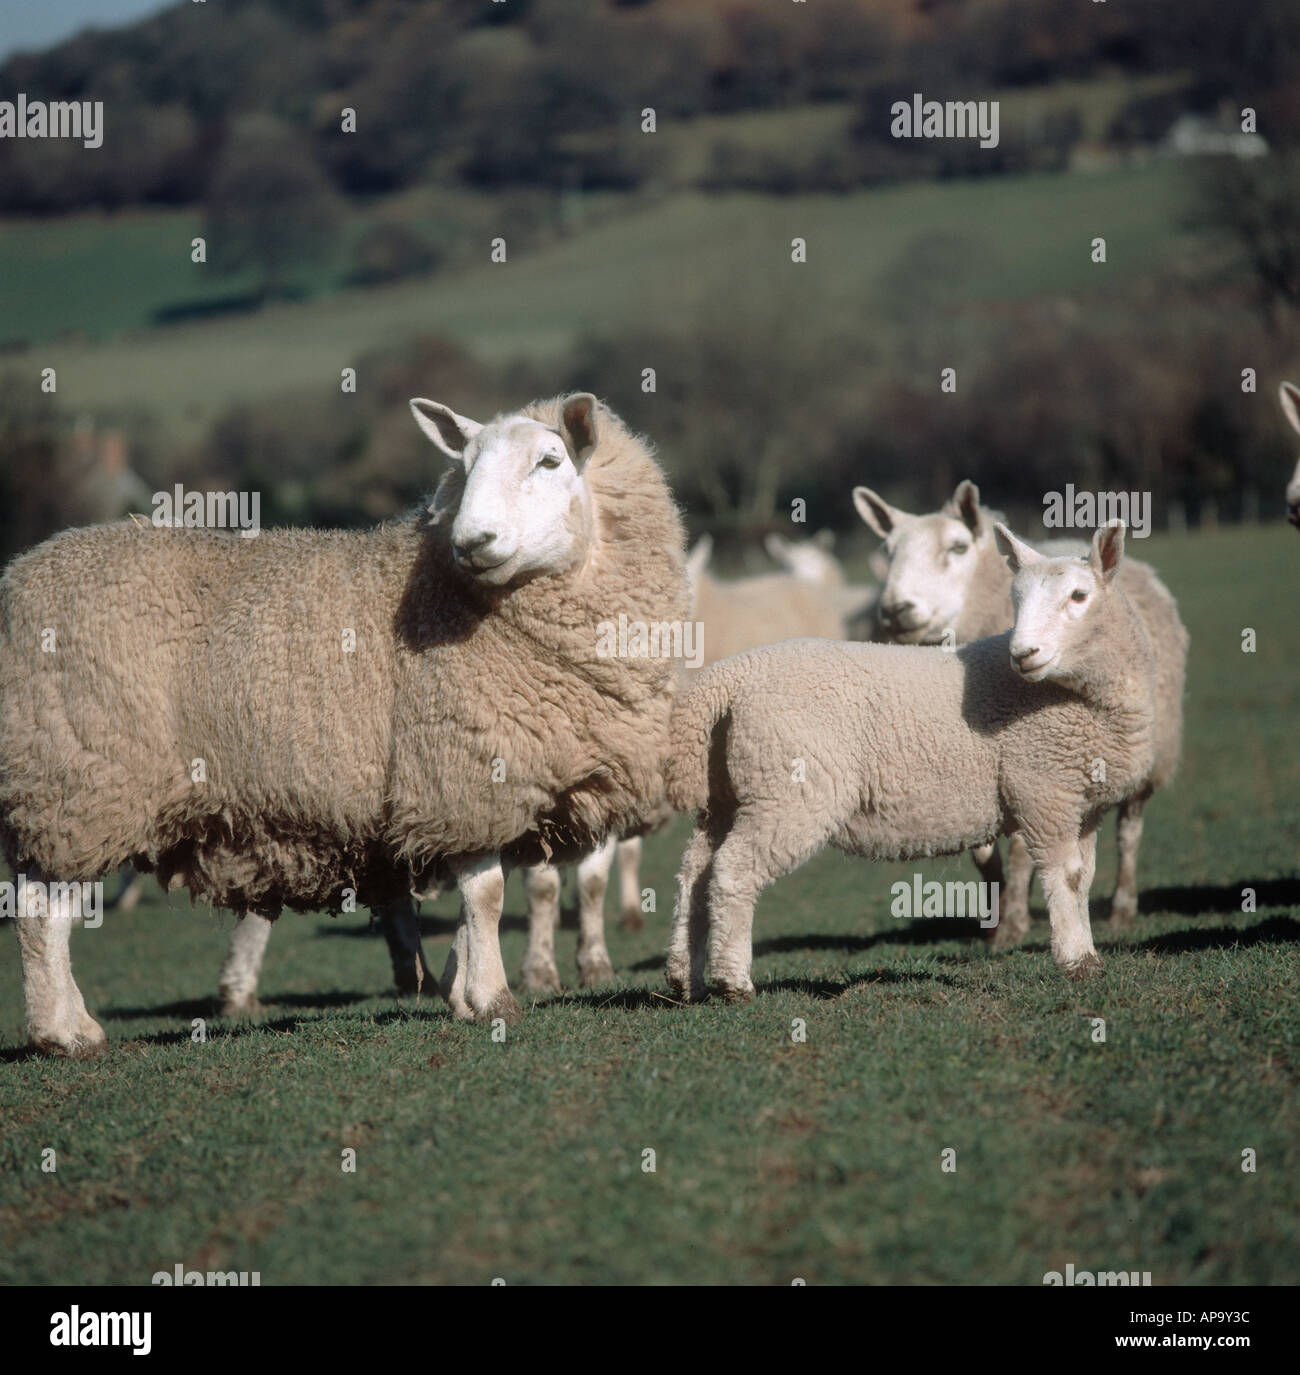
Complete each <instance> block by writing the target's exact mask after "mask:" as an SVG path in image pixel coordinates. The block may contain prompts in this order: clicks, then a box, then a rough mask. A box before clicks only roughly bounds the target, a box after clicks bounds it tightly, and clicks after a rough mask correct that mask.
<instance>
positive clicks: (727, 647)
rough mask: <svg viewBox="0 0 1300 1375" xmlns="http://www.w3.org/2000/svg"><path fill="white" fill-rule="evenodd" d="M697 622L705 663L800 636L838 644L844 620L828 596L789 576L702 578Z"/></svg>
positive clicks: (703, 575) (698, 586)
mask: <svg viewBox="0 0 1300 1375" xmlns="http://www.w3.org/2000/svg"><path fill="white" fill-rule="evenodd" d="M693 615H694V618H695V620H697V621H699V622H700V623H701V624H702V625H703V626H704V662H705V663H706V664H712V663H716V662H717V660H719V659H725V658H727V657H728V656H729V655H732V654H739V653H740V652H741V651H742V650H746V649H751V648H753V646H755V645H763V644H772V643H774V642H775V641H777V640H789V639H794V638H797V637H799V636H825V637H827V638H828V639H835V640H838V639H841V638H842V637H843V635H844V633H845V625H844V617H843V616H842V615H841V614H840V612H839V611H838V610H837V609H836V606H835V603H834V597H833V594H832V592H831V591H830V590H829V589H827V588H824V587H819V586H818V585H817V584H816V583H809V582H804V581H801V580H800V579H799V578H796V577H794V576H793V575H792V574H789V573H765V574H760V575H759V576H757V577H753V578H739V579H737V580H736V581H734V582H723V581H719V580H718V579H717V578H714V577H711V576H710V575H709V574H708V573H701V574H700V575H699V578H698V580H697V584H696V588H695V606H694V612H693Z"/></svg>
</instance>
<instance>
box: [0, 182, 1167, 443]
mask: <svg viewBox="0 0 1300 1375" xmlns="http://www.w3.org/2000/svg"><path fill="white" fill-rule="evenodd" d="M1180 177H1181V169H1179V168H1177V167H1175V166H1173V165H1172V164H1170V163H1153V164H1151V165H1150V166H1147V167H1143V168H1136V169H1128V170H1122V171H1110V172H1104V173H1097V174H1095V175H1087V176H1085V175H1075V176H1067V175H1061V176H1058V175H1048V174H1038V175H1032V176H1025V177H1000V178H986V179H982V180H974V181H956V182H946V183H935V184H921V183H917V184H908V185H902V186H897V187H890V188H886V189H881V190H874V191H862V192H857V193H853V194H849V195H842V196H836V195H808V196H795V197H788V198H781V197H774V196H761V195H753V194H740V193H737V194H726V195H712V196H710V195H704V194H700V193H695V192H681V193H677V194H673V195H669V196H665V197H663V198H662V199H659V200H638V201H634V202H629V203H628V205H627V207H626V213H622V214H619V213H615V206H616V205H617V202H616V201H613V200H611V198H608V197H606V198H603V199H601V200H599V201H598V202H596V209H597V211H598V214H599V215H600V216H601V218H599V219H597V220H596V221H595V222H594V223H592V224H590V227H588V228H587V229H585V230H584V231H583V232H581V233H576V234H573V235H572V236H570V237H566V238H560V239H558V240H557V239H556V238H555V237H554V235H553V232H552V231H551V230H550V229H538V228H537V227H536V225H535V215H534V214H533V212H532V211H528V212H527V216H528V217H527V218H526V219H522V220H515V219H514V218H512V215H511V213H510V210H509V207H508V206H503V207H501V210H500V214H499V219H497V220H493V219H492V218H491V217H490V216H489V217H488V219H487V220H481V219H480V220H474V221H472V222H473V223H474V224H476V225H478V226H479V227H478V228H477V229H476V230H475V231H474V232H475V233H477V234H478V235H479V238H480V239H481V254H480V255H479V259H478V261H479V262H480V264H481V265H479V266H471V267H465V268H463V269H461V270H457V271H448V272H446V273H440V274H438V275H436V276H433V277H430V278H422V279H418V280H414V281H410V282H404V283H401V284H398V285H395V286H391V287H383V288H377V289H370V290H360V289H351V290H344V291H336V292H334V293H332V294H328V295H323V296H320V297H318V298H314V299H312V300H309V301H306V302H303V303H300V304H280V305H275V306H272V307H268V308H266V309H264V310H261V311H259V312H257V313H255V314H248V315H241V316H237V317H229V318H224V319H221V320H213V321H207V322H202V323H200V322H192V323H187V324H176V325H171V326H168V327H165V328H153V329H138V328H136V326H137V325H138V324H139V322H140V319H141V315H140V311H141V309H142V305H143V303H146V302H149V301H151V300H152V299H153V298H152V297H151V296H150V295H149V294H148V292H147V291H145V289H144V288H143V287H142V285H141V280H142V279H143V278H146V277H148V276H149V275H150V274H151V272H155V271H156V272H157V273H158V274H159V282H160V285H159V287H158V289H157V293H158V295H159V296H160V297H165V295H166V294H168V293H174V292H177V291H181V292H182V294H184V295H186V296H197V295H199V294H201V293H200V292H199V291H198V290H197V289H196V288H195V286H194V285H193V283H192V281H191V280H190V277H189V276H188V275H186V274H192V273H196V272H199V271H200V269H197V268H193V269H192V268H191V266H190V264H189V263H188V257H187V249H186V245H188V243H189V237H190V234H191V233H192V232H193V230H194V225H193V223H192V222H191V221H190V220H189V219H187V218H186V217H185V216H174V217H172V218H171V221H170V222H169V224H168V226H167V227H166V228H164V227H163V226H162V225H161V224H159V223H157V222H155V221H153V220H150V219H148V217H142V218H141V220H140V222H139V225H138V232H139V238H138V240H131V239H130V237H129V235H128V231H127V230H126V229H123V230H122V231H121V233H122V235H127V237H125V238H123V237H121V236H119V235H117V234H116V233H108V230H107V227H106V226H105V225H103V224H102V223H101V222H98V221H94V222H83V223H81V224H80V225H79V226H78V225H77V224H69V225H66V226H63V227H62V230H63V233H64V235H65V238H66V240H67V241H66V243H65V245H64V248H63V249H62V250H60V252H58V253H55V254H54V256H53V257H51V258H50V259H49V260H48V261H47V262H46V263H45V266H44V267H43V268H42V267H41V266H40V261H39V259H38V258H37V257H36V256H35V250H34V248H33V242H34V241H35V239H36V237H38V236H39V234H41V233H44V232H45V231H44V230H43V229H40V228H39V227H36V226H28V227H26V228H20V231H15V230H12V229H10V230H7V231H6V236H5V239H4V240H3V241H0V274H4V275H12V272H11V269H12V270H13V271H16V270H17V269H18V268H19V267H21V269H22V271H23V272H24V273H26V274H27V277H26V280H27V283H28V284H27V286H26V287H25V288H24V294H23V295H22V296H21V297H19V298H18V299H17V300H16V302H15V303H14V304H13V306H12V308H11V315H10V318H8V319H7V320H6V322H5V325H4V329H3V331H2V332H0V333H3V335H4V337H28V336H31V337H33V338H42V339H44V340H45V342H43V343H41V344H40V345H39V347H36V348H35V349H34V350H33V351H32V352H30V353H29V354H27V355H16V356H15V361H18V360H20V359H24V358H25V359H26V360H27V361H30V362H31V364H32V366H33V367H37V366H39V367H42V368H43V367H51V366H52V367H55V368H56V369H57V371H58V379H59V382H58V386H59V391H58V395H59V399H60V401H61V402H62V404H63V405H64V406H65V407H67V408H68V410H69V411H70V412H72V413H81V412H83V411H89V412H91V413H94V414H97V415H100V416H101V417H112V416H113V415H115V414H120V413H121V412H123V411H124V410H133V411H138V410H141V409H144V410H148V411H150V412H152V413H153V414H154V416H155V417H156V419H157V420H158V422H159V424H160V426H161V427H162V430H163V433H164V435H165V436H167V437H170V438H175V439H178V440H193V439H194V438H196V437H197V436H198V435H199V433H201V431H202V430H203V429H204V428H205V427H206V426H207V425H208V424H209V423H210V422H211V420H212V419H213V418H214V417H215V416H217V415H219V414H221V413H222V411H224V410H225V409H226V407H227V406H229V405H231V404H232V403H234V402H236V401H252V400H257V399H262V398H266V397H270V396H273V395H275V394H277V393H282V392H289V391H292V390H294V389H312V388H320V389H321V393H322V394H325V393H326V392H329V393H331V394H332V393H333V392H334V391H336V390H337V388H338V386H339V371H340V369H341V368H343V367H345V366H349V365H351V364H355V363H356V362H357V360H358V359H359V358H360V357H361V356H363V355H364V354H366V353H368V352H370V351H372V350H374V349H377V348H381V347H387V346H390V345H394V344H397V343H400V342H401V341H402V340H404V339H407V338H410V337H413V336H415V335H418V334H438V335H442V336H446V337H449V338H451V339H454V340H456V341H458V342H460V343H462V344H464V345H465V346H466V347H468V348H470V349H471V350H472V351H473V352H474V353H476V354H477V355H478V356H480V357H482V358H484V359H487V360H489V361H493V362H499V361H503V360H508V359H513V358H516V357H526V358H531V359H534V360H539V361H542V362H548V361H553V360H554V359H555V358H557V357H560V356H562V355H563V354H564V352H565V351H566V350H567V349H568V348H569V347H570V346H571V345H572V343H573V342H574V340H575V339H576V338H577V337H579V336H580V335H583V334H588V333H601V334H606V335H614V334H619V333H626V332H627V331H628V330H635V331H669V332H670V333H675V332H676V331H677V330H679V329H680V328H681V327H682V325H683V322H684V321H686V322H689V321H691V320H700V319H706V318H710V317H716V316H718V315H719V314H723V315H726V314H729V313H731V312H733V311H734V310H735V309H736V306H737V302H740V301H746V300H750V299H752V298H753V297H754V295H755V292H756V290H758V291H759V292H760V293H761V296H762V298H763V299H766V300H770V301H774V302H777V303H778V304H779V310H777V311H776V312H775V313H774V315H773V322H774V326H775V325H776V324H777V323H778V322H779V327H780V328H782V329H783V330H784V331H786V332H787V333H788V335H789V337H790V338H791V340H792V341H793V340H795V339H797V338H799V337H800V336H801V334H802V333H804V332H807V331H811V332H814V333H815V334H820V335H824V334H825V333H826V331H828V330H829V331H832V332H858V331H861V330H863V329H867V330H870V331H871V332H872V334H873V336H875V337H878V338H879V339H880V341H881V343H882V345H887V344H888V338H887V337H886V336H885V335H884V334H882V324H881V320H880V316H879V312H878V311H877V310H876V308H875V304H874V303H875V302H876V298H877V294H878V292H879V291H880V290H881V289H882V288H888V287H889V286H890V284H891V282H892V281H894V280H895V278H896V275H897V268H896V263H897V261H898V259H899V257H900V255H902V254H903V252H904V250H906V249H908V248H909V246H911V245H913V244H914V243H915V242H916V241H917V240H918V238H922V237H923V236H927V235H931V234H941V235H946V236H947V240H948V242H949V243H951V240H952V235H953V232H954V231H953V228H952V227H953V226H954V225H958V226H960V227H961V228H960V232H961V234H962V235H963V236H964V238H965V240H966V242H967V245H968V248H967V252H966V260H965V268H964V271H963V276H962V280H961V282H960V283H958V284H956V285H955V286H954V287H953V288H952V290H951V292H950V293H949V297H950V298H949V299H945V305H944V309H945V312H948V311H950V310H951V309H952V308H954V307H955V306H957V305H959V304H960V302H961V301H962V300H969V299H974V300H981V301H983V300H988V301H1000V300H1010V299H1017V298H1022V297H1026V296H1032V295H1035V294H1039V293H1047V294H1049V295H1050V296H1052V297H1053V298H1059V297H1061V296H1070V295H1072V294H1080V295H1086V294H1088V293H1094V292H1097V291H1108V290H1114V289H1116V288H1117V287H1121V288H1122V286H1123V284H1124V283H1126V282H1136V281H1139V280H1141V281H1147V282H1149V281H1150V280H1151V279H1152V278H1155V279H1157V280H1159V279H1160V278H1161V274H1162V273H1163V272H1165V271H1166V270H1167V265H1168V263H1169V262H1170V261H1171V260H1176V259H1177V257H1178V255H1179V254H1180V252H1181V251H1182V247H1183V246H1184V245H1186V244H1187V243H1189V242H1190V239H1189V236H1188V235H1186V234H1185V233H1184V232H1183V231H1181V230H1180V229H1179V228H1178V216H1179V213H1180V211H1179V207H1180V204H1181V194H1182V193H1181V180H1180ZM463 213H464V214H466V215H468V214H469V212H468V211H464V212H463ZM469 222H470V221H468V220H467V221H466V223H469ZM146 231H147V232H146ZM466 232H467V233H468V232H470V231H468V230H467V231H466ZM15 233H17V237H14V235H15ZM497 234H500V235H502V236H504V237H505V239H506V242H507V247H508V255H509V256H508V260H507V262H506V263H504V264H491V263H490V262H489V261H488V253H489V241H490V239H491V238H492V237H494V236H495V235H497ZM1096 234H1103V235H1105V236H1106V238H1107V243H1108V263H1107V265H1106V266H1105V267H1103V268H1099V267H1097V266H1095V265H1094V264H1093V263H1092V262H1091V259H1090V243H1091V240H1092V237H1093V236H1094V235H1096ZM796 236H798V237H802V238H805V239H806V240H807V243H808V261H807V263H804V264H798V265H796V264H794V263H792V262H791V261H790V241H791V239H792V238H794V237H796ZM54 241H57V240H52V242H54ZM6 244H7V245H8V247H7V248H6V247H5V245H6ZM183 250H184V251H183ZM178 264H179V266H178ZM919 268H923V263H922V264H918V263H916V262H913V265H912V270H918V269H919ZM180 276H185V284H184V287H183V291H182V288H181V287H180V286H178V285H176V282H177V281H178V279H179V277H180ZM212 289H213V290H214V291H215V289H216V288H215V286H214V287H213V288H212ZM226 289H227V288H226V287H225V286H224V285H223V286H222V287H221V290H223V291H224V290H226ZM83 298H84V299H85V301H86V302H87V308H86V312H83V311H82V306H81V302H82V300H83ZM93 302H98V303H99V305H98V313H96V314H91V313H89V304H90V303H93ZM114 303H117V305H118V306H120V309H121V311H122V312H123V314H122V319H121V324H120V327H121V329H122V330H123V331H124V332H122V333H121V334H119V335H116V336H114V337H107V336H106V337H105V338H104V339H102V340H96V339H91V340H63V341H56V340H52V339H49V338H48V331H49V330H50V329H53V327H54V325H55V324H56V323H58V322H62V321H64V320H65V319H66V320H69V321H71V320H76V321H79V322H80V324H81V327H83V328H87V327H90V326H88V325H87V321H91V320H98V321H100V322H101V323H102V321H103V320H104V319H105V318H107V316H109V315H111V313H112V309H113V307H114ZM159 303H161V301H160V302H159ZM9 308H10V307H9V305H8V303H7V309H9ZM19 365H20V366H21V365H22V364H21V363H19ZM358 384H359V385H360V386H362V387H364V386H365V385H366V384H367V383H366V378H365V377H364V375H363V376H361V377H359V379H358ZM629 385H630V384H629Z"/></svg>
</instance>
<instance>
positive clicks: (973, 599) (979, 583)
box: [853, 482, 1188, 945]
mask: <svg viewBox="0 0 1300 1375" xmlns="http://www.w3.org/2000/svg"><path fill="white" fill-rule="evenodd" d="M853 500H854V504H855V505H856V507H857V510H858V514H859V515H860V516H861V517H862V519H863V520H864V521H865V522H866V524H867V525H868V526H869V527H870V528H871V529H872V530H874V531H875V532H876V534H878V535H879V536H880V537H881V538H882V539H884V540H885V545H884V548H885V551H886V553H887V555H888V558H889V572H888V576H887V577H886V579H885V586H884V590H883V592H882V593H881V597H880V602H879V604H878V608H877V609H878V637H879V638H880V639H882V640H885V641H891V642H893V643H899V644H945V645H947V646H949V647H955V646H956V645H959V644H967V643H969V642H971V641H973V640H979V639H982V638H984V637H985V636H987V635H996V634H998V633H999V632H1001V631H1004V630H1009V629H1010V627H1011V624H1012V620H1013V615H1014V613H1013V609H1012V602H1011V570H1010V569H1009V568H1008V567H1007V564H1006V561H1005V560H1004V559H1003V558H1002V557H1001V555H1000V554H999V553H998V550H997V546H996V543H995V539H994V519H995V514H996V513H991V512H989V511H988V510H986V509H985V508H983V507H982V506H981V505H980V497H979V488H977V487H976V486H975V484H974V483H973V482H960V483H958V485H957V488H956V490H955V491H954V492H953V495H952V498H951V500H950V501H949V502H948V504H947V505H946V506H944V507H943V508H942V509H941V510H939V511H936V512H934V513H933V514H931V515H924V516H913V515H908V514H906V513H904V512H902V511H899V510H896V509H895V508H894V507H892V506H890V505H889V504H888V503H887V502H885V501H883V500H882V499H881V498H880V497H879V496H877V495H876V493H875V492H873V491H871V489H870V488H868V487H858V488H856V489H855V490H854V493H853ZM1037 547H1038V548H1039V550H1040V552H1042V553H1046V554H1054V555H1072V554H1082V553H1086V552H1087V546H1086V545H1085V544H1083V543H1081V542H1078V541H1073V540H1051V541H1048V542H1045V543H1043V544H1041V545H1039V546H1037ZM1118 577H1119V585H1120V587H1121V588H1122V589H1123V590H1124V592H1125V594H1126V595H1127V596H1128V598H1129V601H1130V602H1131V603H1132V604H1133V606H1134V609H1135V610H1136V611H1137V613H1138V615H1139V616H1140V617H1141V619H1142V623H1143V628H1144V629H1145V631H1146V634H1147V638H1148V640H1149V641H1150V643H1151V646H1152V650H1153V652H1154V654H1155V669H1156V700H1157V703H1158V706H1159V711H1158V714H1157V721H1156V739H1155V757H1154V761H1153V766H1152V771H1151V775H1150V777H1148V778H1146V779H1144V780H1143V781H1142V784H1141V786H1140V788H1139V789H1138V790H1137V791H1136V792H1135V793H1134V794H1133V795H1132V796H1131V797H1128V798H1125V799H1124V801H1123V802H1122V803H1121V804H1120V808H1119V811H1118V814H1117V817H1116V838H1117V841H1118V847H1119V865H1118V872H1117V875H1116V880H1115V893H1114V896H1113V897H1112V899H1111V907H1110V918H1111V921H1112V922H1113V923H1114V924H1115V926H1116V927H1117V928H1122V927H1125V926H1129V925H1131V924H1132V923H1133V921H1134V919H1135V918H1136V916H1137V905H1138V902H1137V898H1138V889H1137V858H1138V849H1139V845H1140V842H1141V839H1142V819H1143V811H1144V809H1145V807H1146V804H1147V802H1148V800H1149V799H1150V797H1151V795H1152V793H1153V792H1155V790H1156V789H1157V788H1162V787H1164V786H1165V785H1166V784H1167V783H1168V782H1169V781H1170V780H1171V779H1172V777H1173V775H1174V772H1175V770H1176V769H1177V767H1178V757H1179V754H1180V753H1181V749H1182V725H1183V684H1184V679H1185V676H1186V668H1187V648H1188V635H1187V630H1186V628H1185V627H1184V626H1183V623H1182V621H1181V620H1180V618H1179V615H1178V606H1177V603H1176V602H1175V601H1174V598H1173V596H1172V595H1171V594H1170V592H1169V589H1168V588H1167V587H1165V585H1164V583H1162V582H1161V581H1160V579H1159V577H1158V576H1157V575H1156V572H1155V570H1154V569H1153V568H1151V567H1150V565H1148V564H1145V563H1139V562H1138V561H1137V560H1135V559H1131V558H1129V559H1125V560H1124V562H1123V564H1122V565H1121V567H1120V571H1119V575H1118ZM975 860H976V863H977V864H978V865H979V867H980V871H981V873H982V874H983V876H984V878H985V880H986V881H990V882H996V881H998V880H999V879H1000V878H1001V861H1000V859H999V857H998V852H997V847H996V846H993V847H991V848H989V849H987V850H984V851H977V852H976V855H975ZM1032 876H1033V868H1032V865H1031V864H1030V863H1029V859H1028V856H1027V855H1026V853H1025V847H1024V842H1023V840H1022V839H1021V838H1020V837H1018V836H1014V835H1013V836H1012V837H1011V839H1010V841H1009V843H1008V858H1007V883H1006V886H1005V888H1004V890H1003V893H1002V903H1001V913H1000V920H999V923H998V925H997V926H996V928H994V930H993V932H992V933H991V934H992V939H993V942H994V944H997V945H1010V944H1014V943H1015V942H1017V941H1019V940H1023V939H1024V937H1025V936H1026V935H1027V934H1028V932H1029V884H1030V880H1031V878H1032Z"/></svg>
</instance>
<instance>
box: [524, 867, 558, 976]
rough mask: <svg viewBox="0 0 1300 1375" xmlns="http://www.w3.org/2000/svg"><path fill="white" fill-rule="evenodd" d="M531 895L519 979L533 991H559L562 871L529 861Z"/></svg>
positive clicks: (526, 875)
mask: <svg viewBox="0 0 1300 1375" xmlns="http://www.w3.org/2000/svg"><path fill="white" fill-rule="evenodd" d="M524 892H525V893H526V894H527V895H528V949H527V950H526V951H525V952H524V964H523V968H522V969H521V970H520V971H519V978H520V980H521V982H522V983H523V986H524V987H525V988H526V989H528V991H529V992H530V993H558V992H559V991H560V971H559V970H558V969H557V968H556V967H555V928H556V927H557V926H558V925H559V924H560V871H559V870H558V869H557V868H556V867H555V865H553V864H530V865H529V866H528V867H527V868H526V869H525V870H524Z"/></svg>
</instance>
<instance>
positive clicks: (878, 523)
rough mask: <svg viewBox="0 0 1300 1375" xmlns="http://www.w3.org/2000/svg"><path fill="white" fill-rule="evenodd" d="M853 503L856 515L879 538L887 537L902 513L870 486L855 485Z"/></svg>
mask: <svg viewBox="0 0 1300 1375" xmlns="http://www.w3.org/2000/svg"><path fill="white" fill-rule="evenodd" d="M853 504H854V506H856V507H857V508H858V515H860V516H861V517H862V519H863V520H864V521H866V523H867V525H868V526H869V527H870V528H871V529H872V530H874V531H875V532H876V534H878V535H879V536H880V538H881V539H888V538H889V534H890V531H891V530H893V528H894V526H895V525H897V524H898V522H899V520H900V519H901V518H902V515H903V513H902V512H901V511H895V510H894V508H893V507H892V506H891V505H890V504H889V503H888V502H887V501H885V500H883V499H882V498H881V497H878V496H877V495H876V494H875V492H873V491H872V490H871V488H870V487H855V488H854V489H853Z"/></svg>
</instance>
